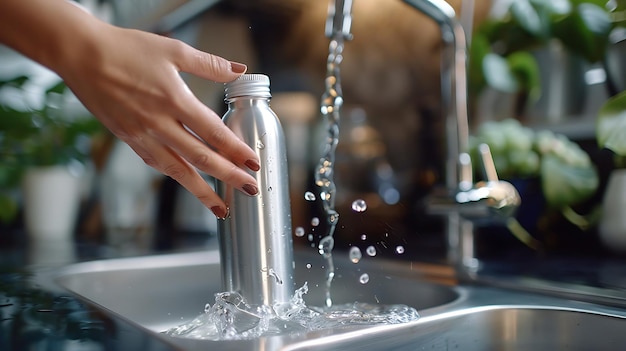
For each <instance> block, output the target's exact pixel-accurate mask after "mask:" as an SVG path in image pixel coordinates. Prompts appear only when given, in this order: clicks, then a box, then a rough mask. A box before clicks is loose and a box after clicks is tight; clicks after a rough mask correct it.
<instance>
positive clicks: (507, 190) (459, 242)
mask: <svg viewBox="0 0 626 351" xmlns="http://www.w3.org/2000/svg"><path fill="white" fill-rule="evenodd" d="M404 2H406V3H407V4H409V5H411V6H412V7H414V8H415V9H417V10H418V11H420V12H422V13H424V14H425V15H426V16H428V17H430V18H431V19H433V20H434V21H435V22H436V23H437V24H438V25H439V28H440V31H441V39H442V41H443V43H444V46H446V48H451V50H446V49H444V50H442V59H441V88H442V91H441V96H442V105H443V107H444V111H445V115H446V117H445V118H446V145H447V150H446V167H445V168H446V190H445V191H444V192H443V194H441V192H440V193H439V194H437V193H435V194H433V195H432V196H431V197H430V198H429V202H428V203H429V210H430V211H431V213H442V214H445V215H446V218H447V223H446V235H447V242H448V259H449V260H450V261H451V262H452V263H453V264H454V265H455V266H456V268H457V274H458V275H459V277H460V278H470V279H471V278H473V277H474V276H475V272H476V271H477V270H478V268H479V261H478V259H477V258H476V257H475V256H476V255H475V251H474V226H473V223H472V222H471V221H470V220H469V219H471V218H475V217H485V216H492V218H497V219H502V218H508V217H509V216H511V215H513V213H514V212H515V209H517V207H519V205H520V202H521V200H520V196H519V194H518V193H517V190H516V189H515V187H514V186H513V185H511V184H510V183H508V182H505V181H501V180H499V179H498V176H497V173H496V169H495V166H494V163H493V159H492V157H491V153H490V151H489V147H488V146H487V145H486V144H485V145H481V146H480V153H481V158H482V163H483V165H484V169H485V173H486V175H487V181H486V182H479V183H476V184H473V181H472V160H471V158H470V156H469V154H468V149H469V123H468V120H469V118H468V111H467V42H466V35H465V30H464V29H463V26H462V25H461V24H460V22H459V21H457V19H456V14H455V11H454V9H453V8H452V7H451V6H450V4H448V3H447V2H445V1H444V0H404ZM447 52H450V54H449V55H448V56H446V53H447ZM494 214H495V215H496V216H493V215H494Z"/></svg>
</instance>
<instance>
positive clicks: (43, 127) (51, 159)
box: [0, 76, 101, 223]
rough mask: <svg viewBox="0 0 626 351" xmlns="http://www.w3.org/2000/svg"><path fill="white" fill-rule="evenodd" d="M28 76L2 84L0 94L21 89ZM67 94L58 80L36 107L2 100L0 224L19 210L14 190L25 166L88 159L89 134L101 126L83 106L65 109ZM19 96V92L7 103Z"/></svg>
mask: <svg viewBox="0 0 626 351" xmlns="http://www.w3.org/2000/svg"><path fill="white" fill-rule="evenodd" d="M30 80H31V77H26V76H19V77H17V78H13V79H11V80H8V81H4V82H0V92H2V91H3V90H4V91H14V92H20V91H21V90H22V89H23V87H24V86H25V85H26V84H28V83H29V82H30ZM68 93H69V89H68V88H67V87H66V86H65V84H64V83H63V82H62V81H60V80H57V81H56V82H55V84H54V85H53V86H51V87H49V88H47V89H44V90H43V91H42V94H43V103H42V104H40V105H38V106H33V104H30V105H29V104H27V103H26V101H25V100H27V99H26V98H24V99H23V100H24V101H18V103H14V104H7V103H5V104H2V103H0V157H1V158H2V163H1V164H0V222H5V223H6V222H10V221H11V220H12V219H13V218H14V217H15V215H16V214H17V210H18V206H17V203H16V201H15V196H14V193H15V189H16V188H17V187H18V186H19V184H20V181H21V178H22V175H23V173H24V171H25V169H27V168H28V167H33V166H52V165H62V164H69V163H71V162H75V161H80V162H82V161H84V160H85V159H86V158H87V157H88V153H89V140H90V136H92V135H93V134H95V133H96V132H98V131H99V130H101V126H100V123H99V122H98V121H97V120H96V119H94V118H91V116H90V115H89V114H88V113H87V112H86V110H84V109H83V110H81V111H82V112H78V113H76V112H74V113H70V112H68V111H69V109H68V98H67V97H68ZM20 99H21V97H20V96H19V94H18V96H16V97H15V98H14V99H12V100H9V101H13V102H15V101H16V100H20ZM79 110H80V109H79Z"/></svg>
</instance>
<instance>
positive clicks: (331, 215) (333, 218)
mask: <svg viewBox="0 0 626 351" xmlns="http://www.w3.org/2000/svg"><path fill="white" fill-rule="evenodd" d="M327 213H328V224H331V225H333V224H335V223H337V221H338V220H339V213H337V212H336V211H333V210H329V211H328V212H327Z"/></svg>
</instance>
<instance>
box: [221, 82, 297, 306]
mask: <svg viewBox="0 0 626 351" xmlns="http://www.w3.org/2000/svg"><path fill="white" fill-rule="evenodd" d="M224 89H225V101H226V103H228V111H227V112H226V114H225V115H224V117H223V120H224V123H225V124H226V125H227V126H228V127H229V128H230V129H231V130H232V131H233V132H234V133H235V134H236V135H237V136H238V137H239V138H241V139H242V140H243V141H244V142H245V143H246V144H248V145H249V146H250V147H251V148H252V149H253V150H255V151H256V153H257V155H258V156H259V159H260V165H261V170H260V171H259V172H256V173H253V174H252V175H253V176H254V177H255V178H256V181H257V182H258V185H259V193H258V195H257V196H252V197H251V196H248V195H245V194H243V193H241V192H240V191H237V190H235V189H233V187H232V186H229V185H228V184H225V183H223V182H218V183H217V191H218V193H219V195H220V196H222V198H223V199H224V200H225V201H226V203H227V204H228V205H229V207H230V216H229V217H228V218H226V219H225V220H223V221H220V224H219V242H220V255H221V260H222V279H223V284H224V288H225V289H226V291H236V292H238V293H240V294H241V295H242V296H243V298H244V299H245V301H246V302H247V303H248V304H249V305H261V304H263V305H270V306H271V305H273V304H274V303H281V302H287V301H289V300H290V299H291V297H292V296H293V293H294V280H293V265H294V263H293V244H292V237H291V206H290V203H289V188H288V184H289V180H288V172H287V153H286V149H285V137H284V134H283V130H282V127H281V125H280V121H279V120H278V117H277V116H276V114H275V113H274V112H273V111H272V109H271V108H270V104H269V100H270V97H271V94H270V80H269V77H267V76H266V75H262V74H244V75H242V76H241V77H239V78H238V79H237V80H235V81H232V82H229V83H226V84H225V86H224Z"/></svg>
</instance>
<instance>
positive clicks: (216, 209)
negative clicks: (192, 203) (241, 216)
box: [211, 206, 228, 219]
mask: <svg viewBox="0 0 626 351" xmlns="http://www.w3.org/2000/svg"><path fill="white" fill-rule="evenodd" d="M211 211H213V214H215V217H217V219H225V218H227V217H228V208H224V207H222V206H213V207H211Z"/></svg>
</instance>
